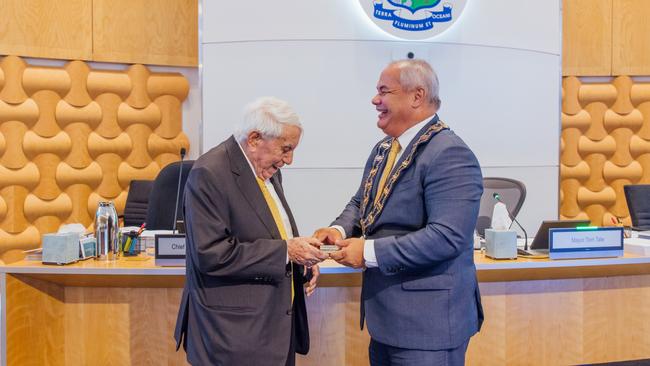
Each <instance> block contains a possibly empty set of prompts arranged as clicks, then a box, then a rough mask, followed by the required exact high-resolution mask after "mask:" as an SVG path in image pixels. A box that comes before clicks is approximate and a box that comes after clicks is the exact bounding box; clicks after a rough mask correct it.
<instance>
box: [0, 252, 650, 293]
mask: <svg viewBox="0 0 650 366" xmlns="http://www.w3.org/2000/svg"><path fill="white" fill-rule="evenodd" d="M474 261H475V263H476V268H477V272H478V278H479V281H481V282H498V281H522V280H544V279H558V278H584V277H609V276H625V275H639V274H650V257H641V256H637V255H633V254H627V253H626V254H625V255H624V256H623V257H619V258H592V259H571V260H549V259H528V258H519V259H517V260H494V259H490V258H487V257H485V256H484V255H483V254H482V253H480V252H475V253H474ZM0 273H9V274H17V275H21V274H22V275H28V276H30V277H36V278H42V279H46V280H48V281H52V282H56V283H60V284H62V285H67V286H88V285H89V284H90V283H91V282H97V281H99V282H98V283H95V284H94V286H108V287H124V286H135V287H146V286H152V287H161V286H165V287H170V286H171V287H182V286H183V281H184V276H185V267H160V266H156V265H155V263H154V258H153V257H151V256H144V255H143V256H141V257H138V258H137V259H136V260H134V259H133V258H124V257H122V258H120V259H118V260H117V261H95V260H92V259H89V260H85V261H80V262H77V263H73V264H69V265H64V266H57V265H44V264H42V263H40V262H37V261H25V260H22V261H17V262H14V263H11V264H7V265H3V266H0ZM321 274H322V275H323V276H322V277H321V280H322V285H323V286H336V285H338V286H358V285H360V277H361V276H360V271H359V270H355V269H352V268H347V267H343V266H341V265H339V264H338V263H336V262H334V261H331V260H327V261H325V262H323V263H321ZM115 276H119V277H120V278H119V279H117V278H116V277H115ZM55 277H56V278H55ZM137 283H140V285H137Z"/></svg>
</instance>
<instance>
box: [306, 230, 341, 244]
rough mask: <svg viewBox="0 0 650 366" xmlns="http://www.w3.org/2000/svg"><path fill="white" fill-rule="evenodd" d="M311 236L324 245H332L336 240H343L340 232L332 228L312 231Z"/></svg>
mask: <svg viewBox="0 0 650 366" xmlns="http://www.w3.org/2000/svg"><path fill="white" fill-rule="evenodd" d="M312 236H313V237H314V238H316V239H318V240H319V241H321V242H322V243H324V244H334V243H336V241H337V240H342V239H343V236H342V235H341V232H340V231H338V230H336V229H335V228H333V227H324V228H320V229H318V230H316V231H314V235H312Z"/></svg>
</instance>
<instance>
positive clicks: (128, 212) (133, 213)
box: [121, 179, 153, 226]
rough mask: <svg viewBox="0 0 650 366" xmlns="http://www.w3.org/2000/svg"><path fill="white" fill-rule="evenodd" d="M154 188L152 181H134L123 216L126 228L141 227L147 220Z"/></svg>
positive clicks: (130, 184)
mask: <svg viewBox="0 0 650 366" xmlns="http://www.w3.org/2000/svg"><path fill="white" fill-rule="evenodd" d="M152 188H153V181H152V180H137V179H135V180H132V181H131V183H129V194H128V195H127V196H126V203H125V204H124V213H123V214H122V215H121V217H122V219H123V220H124V226H140V225H142V223H143V222H145V221H146V220H147V206H148V205H149V194H150V193H151V189H152Z"/></svg>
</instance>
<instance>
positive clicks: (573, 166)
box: [560, 76, 650, 225]
mask: <svg viewBox="0 0 650 366" xmlns="http://www.w3.org/2000/svg"><path fill="white" fill-rule="evenodd" d="M563 90H564V98H563V105H562V137H561V138H562V144H561V146H562V152H561V154H560V191H561V201H562V202H561V205H560V216H561V217H562V218H566V219H569V218H571V219H573V218H576V219H577V218H589V219H590V220H591V222H592V223H593V224H594V225H610V224H611V223H612V217H618V218H620V219H622V220H623V222H624V223H626V224H628V225H629V224H631V221H630V217H629V212H628V208H627V204H626V202H625V194H624V192H623V186H624V185H626V184H640V183H650V83H647V82H634V81H633V80H632V79H631V78H630V77H628V76H619V77H617V78H615V79H613V80H612V81H610V82H606V81H604V82H599V83H593V82H589V83H587V82H583V81H581V80H580V79H579V78H577V77H566V78H564V80H563Z"/></svg>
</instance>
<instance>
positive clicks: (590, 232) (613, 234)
mask: <svg viewBox="0 0 650 366" xmlns="http://www.w3.org/2000/svg"><path fill="white" fill-rule="evenodd" d="M549 234H550V235H549V257H550V258H551V259H574V258H576V259H577V258H603V257H620V256H622V255H623V228H622V227H593V226H588V227H577V228H569V229H550V230H549Z"/></svg>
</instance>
